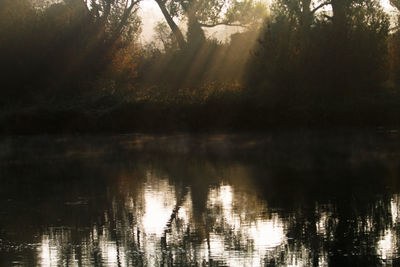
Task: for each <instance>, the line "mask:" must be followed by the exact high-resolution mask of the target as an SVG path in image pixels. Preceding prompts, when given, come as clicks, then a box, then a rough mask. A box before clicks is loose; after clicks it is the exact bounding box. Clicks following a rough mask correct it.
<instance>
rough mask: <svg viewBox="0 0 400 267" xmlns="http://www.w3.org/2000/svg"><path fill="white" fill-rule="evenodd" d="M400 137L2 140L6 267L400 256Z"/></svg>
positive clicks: (331, 261)
mask: <svg viewBox="0 0 400 267" xmlns="http://www.w3.org/2000/svg"><path fill="white" fill-rule="evenodd" d="M399 234H400V134H399V133H398V132H397V131H386V130H381V131H371V132H368V131H365V132H361V131H337V132H326V131H320V132H315V131H296V132H289V131H284V132H271V133H268V134H236V135H235V134H214V135H206V134H203V135H201V134H198V135H185V134H182V135H179V134H177V135H139V134H137V135H119V136H29V137H27V136H25V137H24V136H19V137H6V136H3V137H1V138H0V266H393V265H400V255H399V252H400V251H399V248H400V246H399V245H400V237H399V236H400V235H399Z"/></svg>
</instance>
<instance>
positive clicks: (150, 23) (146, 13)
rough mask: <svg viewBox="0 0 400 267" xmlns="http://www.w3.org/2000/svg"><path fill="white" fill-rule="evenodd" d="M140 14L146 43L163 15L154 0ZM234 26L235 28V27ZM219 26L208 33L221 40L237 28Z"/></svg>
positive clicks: (387, 6)
mask: <svg viewBox="0 0 400 267" xmlns="http://www.w3.org/2000/svg"><path fill="white" fill-rule="evenodd" d="M381 4H382V7H383V8H384V9H385V10H386V12H388V13H389V14H393V12H395V9H394V8H393V7H392V6H391V5H390V2H389V0H381ZM139 14H140V16H141V17H142V22H143V24H142V36H141V39H142V42H144V43H147V42H150V41H152V40H153V35H154V30H153V29H154V26H155V25H156V24H157V22H158V21H164V17H163V15H162V13H161V11H160V8H159V7H158V5H157V3H156V2H155V1H154V0H143V1H142V2H141V3H140V11H139ZM235 28H236V29H235ZM235 28H232V27H219V28H217V29H215V30H214V31H213V32H211V33H210V34H211V35H213V36H215V37H216V38H217V39H219V40H221V41H223V40H225V39H227V38H229V36H230V33H232V32H234V31H235V30H238V28H237V27H235Z"/></svg>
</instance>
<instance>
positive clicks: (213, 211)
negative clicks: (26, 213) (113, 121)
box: [37, 172, 400, 266]
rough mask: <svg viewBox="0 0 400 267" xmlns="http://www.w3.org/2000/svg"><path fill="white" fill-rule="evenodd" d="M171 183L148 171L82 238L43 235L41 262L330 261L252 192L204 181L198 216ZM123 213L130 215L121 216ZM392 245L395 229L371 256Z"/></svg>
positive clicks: (324, 230)
mask: <svg viewBox="0 0 400 267" xmlns="http://www.w3.org/2000/svg"><path fill="white" fill-rule="evenodd" d="M177 188H178V187H175V186H173V185H171V184H170V181H169V180H168V179H167V178H159V177H157V176H156V175H154V174H153V173H152V172H147V173H146V180H145V182H144V183H143V184H142V185H141V190H138V193H137V194H136V195H134V196H132V195H131V194H130V193H129V192H125V193H126V196H125V198H124V201H123V205H119V206H118V203H117V202H115V200H113V201H114V202H115V203H114V202H113V205H112V207H113V208H112V210H109V211H105V212H104V218H103V219H104V222H105V224H104V225H103V226H101V227H100V226H97V225H93V227H92V229H91V231H90V235H89V236H88V237H87V238H86V239H83V241H81V243H79V244H73V242H72V240H71V232H72V230H71V229H61V230H60V229H49V231H48V232H47V233H45V234H43V235H42V241H41V244H40V245H39V246H38V248H37V257H38V260H39V265H40V266H59V265H65V264H66V263H68V265H69V266H91V265H93V264H94V262H96V261H98V263H97V264H101V265H104V266H136V265H143V266H160V265H165V266H169V265H171V264H172V263H174V262H175V263H176V262H178V263H179V262H180V263H182V265H184V264H185V262H186V263H187V262H191V263H192V264H194V263H196V264H202V263H204V262H210V261H211V260H212V261H216V262H221V263H223V264H225V265H228V266H265V264H266V262H268V261H270V260H274V259H275V258H276V257H283V260H282V258H281V260H282V262H284V263H285V266H309V265H310V264H317V265H318V266H328V265H329V260H328V252H327V251H325V250H324V249H323V248H321V251H320V252H319V253H318V255H317V258H316V259H313V258H312V255H311V254H310V247H308V246H307V245H306V244H303V243H293V242H297V241H296V240H293V238H292V237H290V234H289V232H288V231H289V230H288V229H289V227H290V225H289V223H290V222H289V221H290V220H287V219H285V218H282V217H281V216H280V215H279V214H278V213H277V212H273V211H272V210H271V209H269V208H268V205H267V204H268V203H266V202H264V201H261V200H260V199H258V198H257V197H255V196H254V195H253V194H251V192H243V191H240V190H238V189H236V188H235V187H234V186H233V185H229V184H226V183H223V184H220V185H217V186H212V187H210V188H209V189H208V192H207V203H206V207H205V210H204V211H202V215H201V217H200V218H201V219H200V221H199V218H198V216H196V214H195V212H196V211H195V210H194V206H193V199H192V192H191V190H196V189H195V188H192V189H191V190H183V189H182V190H181V191H179V190H180V189H177ZM125 193H124V194H125ZM180 199H181V200H180ZM399 200H400V197H399V196H398V195H395V196H393V198H392V201H391V203H390V209H391V216H392V222H393V226H395V225H397V223H398V221H399V218H398V211H399V207H400V206H399V204H400V202H399ZM119 209H122V211H121V210H119ZM333 209H334V208H333V206H330V205H317V206H316V209H315V214H317V215H318V218H317V219H316V220H315V231H316V233H317V235H318V236H321V238H322V239H323V240H333V235H334V233H335V231H336V226H337V224H338V219H337V218H335V216H334V212H333ZM118 214H120V215H118ZM121 214H122V215H121ZM129 214H130V215H132V216H133V217H134V219H133V220H128V219H127V218H128V217H129V216H128V215H129ZM358 227H359V229H358V231H364V232H369V231H372V230H373V227H374V225H373V221H372V219H371V218H367V219H366V220H364V221H363V222H362V223H359V224H358ZM397 243H398V242H397V238H396V232H394V230H393V229H392V228H388V229H387V230H386V231H385V232H384V233H383V234H382V236H381V238H380V239H379V241H378V243H377V247H376V253H377V255H380V258H381V259H382V260H390V259H392V258H393V257H394V256H395V255H396V253H397ZM71 244H72V245H71ZM293 244H295V245H293ZM66 255H68V257H66Z"/></svg>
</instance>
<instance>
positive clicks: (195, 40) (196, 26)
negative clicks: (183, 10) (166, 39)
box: [187, 12, 206, 48]
mask: <svg viewBox="0 0 400 267" xmlns="http://www.w3.org/2000/svg"><path fill="white" fill-rule="evenodd" d="M205 40H206V36H205V34H204V31H203V29H202V28H201V25H200V23H199V21H198V19H197V17H196V14H195V12H189V13H188V32H187V42H188V45H189V46H191V47H195V48H198V47H200V46H201V45H202V44H203V43H204V42H205Z"/></svg>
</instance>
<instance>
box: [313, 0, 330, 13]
mask: <svg viewBox="0 0 400 267" xmlns="http://www.w3.org/2000/svg"><path fill="white" fill-rule="evenodd" d="M330 4H331V2H330V1H328V2H324V3H321V4H319V5H318V6H316V7H315V8H314V9H313V10H311V13H315V12H317V11H318V10H319V9H321V8H323V7H324V6H327V5H330Z"/></svg>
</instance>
